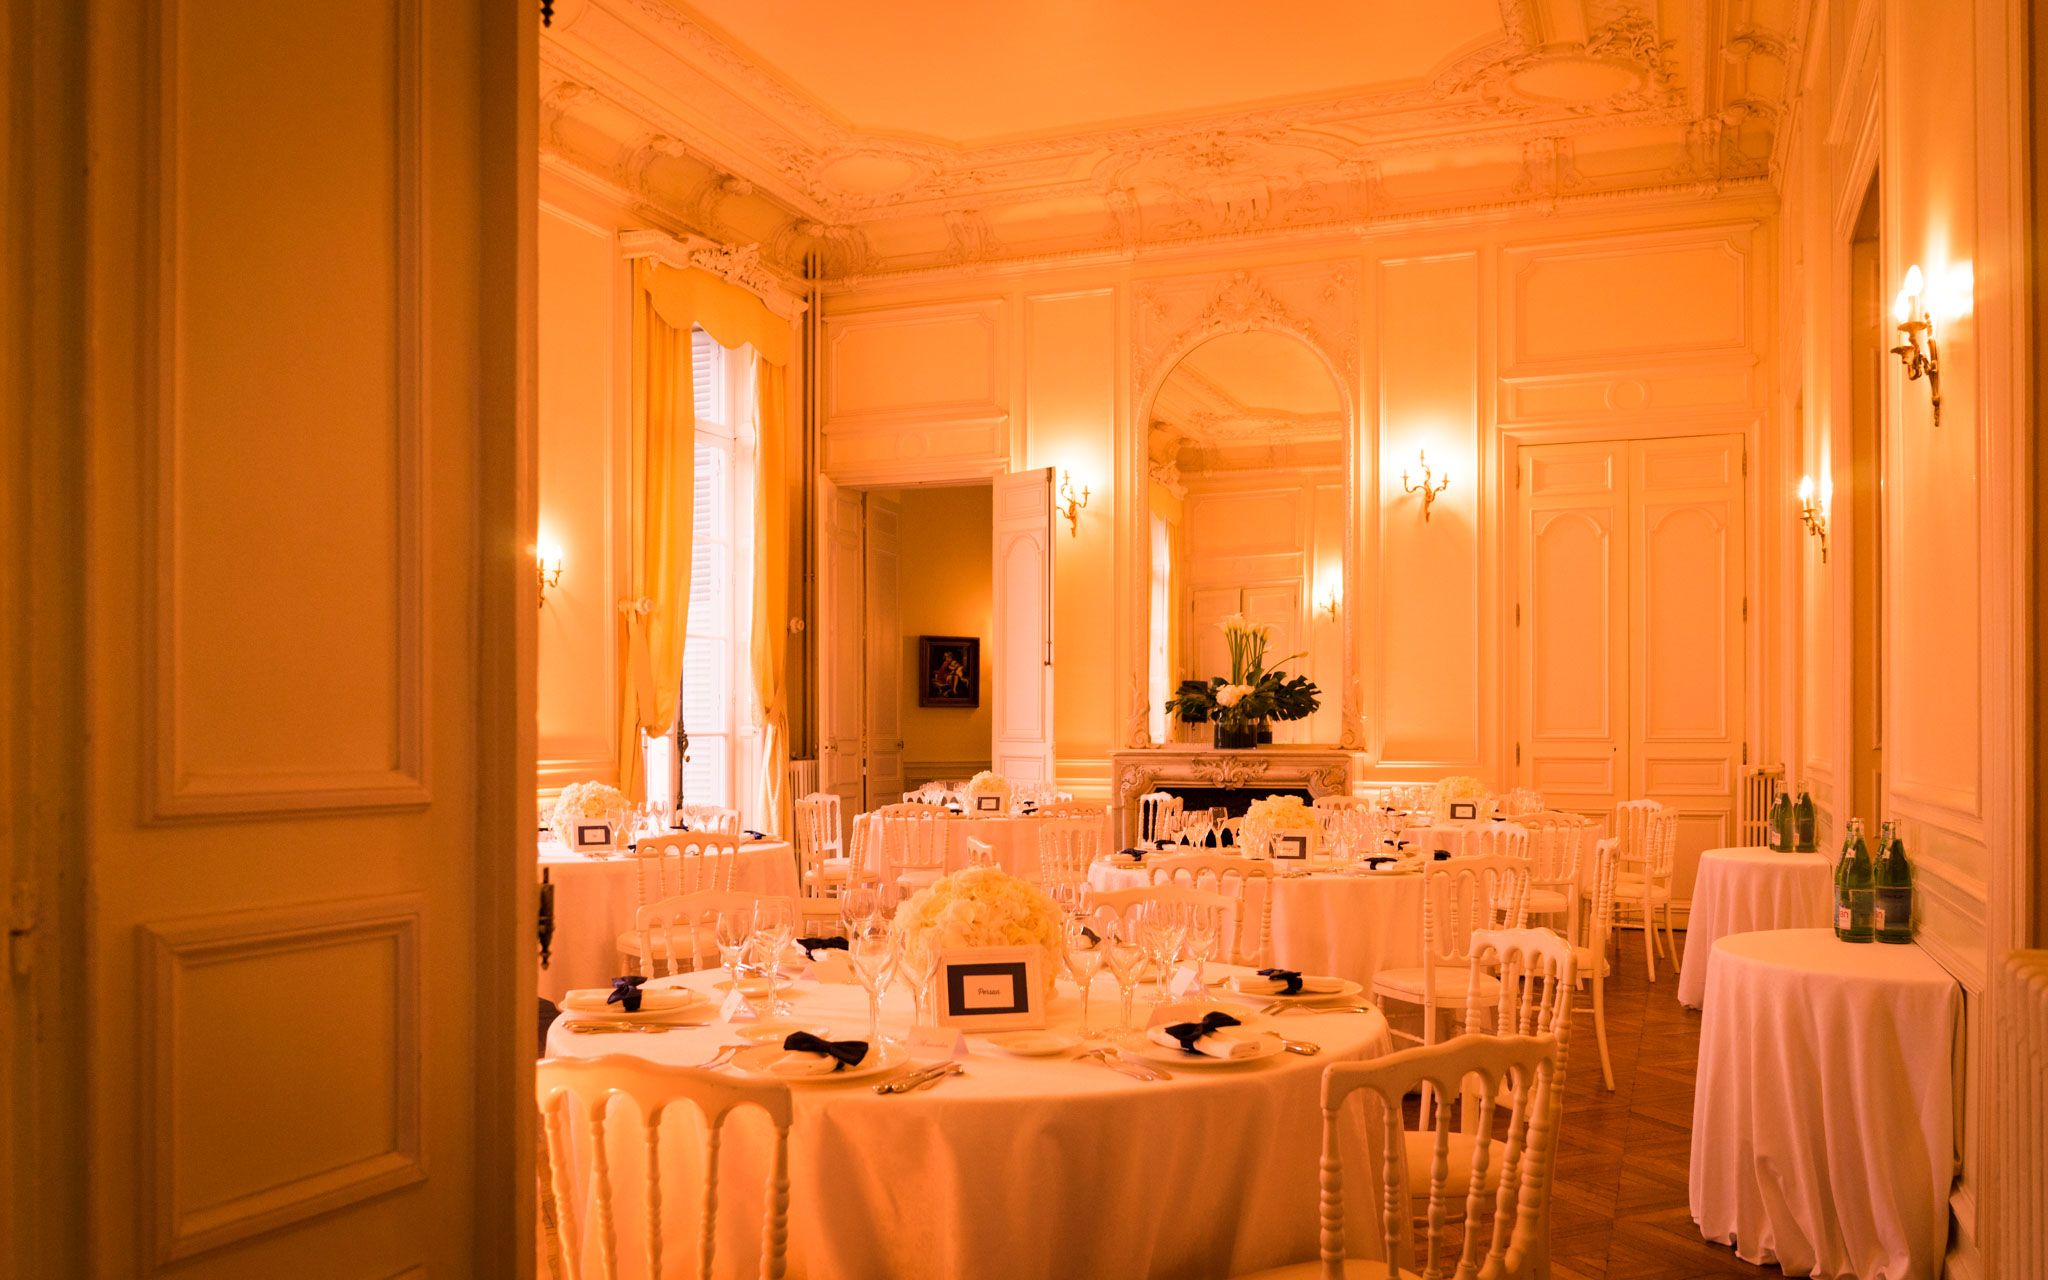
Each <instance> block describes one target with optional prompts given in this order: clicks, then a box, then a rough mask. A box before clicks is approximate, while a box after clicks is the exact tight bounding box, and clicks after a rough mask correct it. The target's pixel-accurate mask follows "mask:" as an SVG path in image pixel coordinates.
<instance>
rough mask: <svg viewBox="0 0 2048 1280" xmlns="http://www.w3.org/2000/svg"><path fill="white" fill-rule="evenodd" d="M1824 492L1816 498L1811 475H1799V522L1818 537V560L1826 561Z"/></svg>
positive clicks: (1826, 527)
mask: <svg viewBox="0 0 2048 1280" xmlns="http://www.w3.org/2000/svg"><path fill="white" fill-rule="evenodd" d="M1826 502H1827V497H1826V495H1825V494H1822V495H1820V496H1819V498H1818V499H1816V497H1815V494H1814V489H1813V477H1812V476H1801V477H1799V522H1800V523H1801V524H1803V525H1805V526H1806V532H1807V533H1809V534H1811V535H1812V536H1814V537H1816V538H1819V539H1820V562H1821V563H1822V564H1826V563H1827V562H1828V513H1827V511H1826V509H1825V507H1826Z"/></svg>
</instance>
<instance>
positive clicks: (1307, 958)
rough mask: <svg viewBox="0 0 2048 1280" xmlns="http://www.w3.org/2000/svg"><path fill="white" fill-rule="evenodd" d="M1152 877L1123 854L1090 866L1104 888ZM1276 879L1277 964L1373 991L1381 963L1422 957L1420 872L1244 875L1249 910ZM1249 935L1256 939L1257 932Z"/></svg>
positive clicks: (1400, 965)
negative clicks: (1269, 877) (1122, 862)
mask: <svg viewBox="0 0 2048 1280" xmlns="http://www.w3.org/2000/svg"><path fill="white" fill-rule="evenodd" d="M1311 865H1313V864H1311ZM1151 882H1152V880H1151V873H1150V872H1149V871H1147V870H1145V869H1144V868H1143V867H1134V866H1130V865H1120V864H1119V862H1118V861H1117V860H1116V859H1110V858H1104V859H1101V860H1099V861H1098V862H1096V864H1095V865H1094V866H1093V867H1091V868H1089V871H1088V883H1089V884H1091V885H1093V886H1094V887H1095V888H1097V889H1132V888H1136V887H1138V886H1139V885H1145V884H1150V883H1151ZM1269 883H1270V884H1271V885H1272V886H1273V963H1274V964H1276V965H1281V966H1283V967H1285V968H1289V969H1299V970H1300V971H1301V972H1303V973H1313V974H1323V975H1329V976H1334V977H1339V978H1349V979H1351V980H1352V981H1353V982H1356V983H1358V985H1359V986H1361V987H1363V988H1364V989H1365V990H1366V991H1367V992H1370V991H1371V990H1372V980H1373V978H1374V977H1376V976H1378V974H1379V971H1380V970H1382V969H1405V968H1412V967H1414V966H1417V965H1420V964H1421V963H1422V876H1421V874H1420V873H1414V872H1410V873H1402V874H1393V873H1379V872H1374V873H1365V872H1348V871H1311V872H1309V873H1308V874H1302V873H1300V872H1282V873H1281V874H1280V875H1279V877H1278V878H1276V879H1273V880H1271V881H1267V880H1247V881H1245V904H1246V909H1247V910H1248V911H1251V912H1253V913H1256V912H1258V911H1259V910H1260V909H1261V906H1262V904H1263V902H1264V898H1265V893H1266V886H1267V884H1269ZM1236 927H1237V923H1236V921H1235V920H1234V919H1231V920H1226V921H1225V923H1224V928H1225V930H1235V929H1236ZM1251 928H1253V929H1254V930H1255V929H1256V925H1254V926H1251ZM1229 936H1235V935H1234V933H1233V934H1231V935H1229ZM1247 941H1248V942H1256V935H1255V934H1254V935H1253V936H1251V937H1249V938H1247Z"/></svg>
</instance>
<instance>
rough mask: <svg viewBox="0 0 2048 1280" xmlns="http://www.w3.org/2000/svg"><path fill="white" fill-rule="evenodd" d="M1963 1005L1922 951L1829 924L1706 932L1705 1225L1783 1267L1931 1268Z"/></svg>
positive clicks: (1700, 1167)
mask: <svg viewBox="0 0 2048 1280" xmlns="http://www.w3.org/2000/svg"><path fill="white" fill-rule="evenodd" d="M1962 1016H1963V999H1962V992H1961V990H1960V989H1959V988H1958V987H1957V985H1956V982H1955V979H1953V978H1951V977H1950V976H1949V975H1948V973H1947V972H1946V971H1944V970H1943V969H1942V967H1941V966H1940V965H1939V964H1937V963H1935V961H1934V959H1933V958H1932V957H1931V956H1929V955H1928V954H1927V953H1926V952H1925V951H1922V950H1921V949H1920V948H1919V947H1918V946H1885V945H1883V944H1879V943H1862V944H1858V943H1848V942H1841V941H1838V940H1837V939H1836V938H1835V936H1834V932H1833V930H1831V929H1778V930H1772V931H1769V932H1764V933H1741V934H1734V935H1731V936H1728V937H1724V938H1722V939H1721V940H1720V941H1719V942H1716V943H1715V944H1714V948H1713V951H1712V953H1711V958H1710V959H1709V960H1708V963H1707V1003H1706V1012H1705V1015H1704V1017H1703V1018H1702V1020H1701V1026H1700V1055H1699V1073H1698V1076H1697V1078H1696V1080H1695V1083H1694V1089H1693V1130H1692V1176H1691V1182H1690V1191H1691V1205H1692V1216H1693V1220H1694V1221H1695V1222H1697V1223H1698V1224H1699V1228H1700V1234H1702V1235H1703V1236H1705V1237H1706V1238H1707V1239H1708V1240H1711V1241H1715V1242H1717V1243H1721V1244H1732V1245H1734V1246H1735V1252H1736V1253H1737V1255H1738V1256H1740V1257H1741V1258H1742V1259H1743V1260H1744V1261H1747V1262H1751V1263H1755V1264H1758V1265H1768V1264H1770V1263H1773V1262H1775V1263H1776V1264H1777V1265H1778V1266H1780V1267H1781V1268H1783V1269H1784V1271H1785V1274H1787V1275H1795V1276H1803V1275H1824V1276H1863V1277H1879V1276H1881V1277H1885V1278H1886V1280H1911V1278H1913V1277H1933V1276H1935V1275H1938V1274H1939V1273H1940V1271H1941V1266H1942V1255H1943V1253H1944V1251H1945V1250H1946V1248H1947V1243H1948V1226H1949V1212H1948V1197H1949V1187H1950V1184H1951V1183H1952V1182H1953V1181H1954V1178H1955V1173H1956V1142H1957V1138H1958V1135H1959V1134H1960V1132H1961V1129H1960V1126H1959V1124H1958V1122H1957V1116H1956V1106H1957V1100H1958V1098H1959V1096H1960V1094H1959V1091H1958V1089H1957V1087H1956V1081H1957V1075H1958V1062H1957V1055H1958V1052H1959V1047H1960V1044H1961V1031H1962Z"/></svg>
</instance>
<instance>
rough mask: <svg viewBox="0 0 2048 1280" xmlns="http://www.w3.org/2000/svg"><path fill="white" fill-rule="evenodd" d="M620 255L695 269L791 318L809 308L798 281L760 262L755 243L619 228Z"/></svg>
mask: <svg viewBox="0 0 2048 1280" xmlns="http://www.w3.org/2000/svg"><path fill="white" fill-rule="evenodd" d="M619 252H620V254H621V256H623V257H625V258H627V259H628V260H631V259H633V258H652V259H654V260H655V261H656V262H659V263H661V264H662V265H664V266H670V267H675V268H677V269H678V270H687V269H690V268H695V269H696V270H698V271H706V272H709V273H710V274H712V275H714V276H717V277H718V278H719V279H721V280H725V281H728V282H730V283H732V284H736V285H738V286H739V287H740V288H742V289H745V290H746V291H747V292H748V293H751V294H753V295H754V296H755V297H757V298H759V299H760V300H761V301H762V302H763V303H765V304H767V307H768V309H769V310H770V311H773V312H774V313H775V314H776V315H778V316H781V317H782V318H783V319H785V320H793V319H795V318H796V317H797V316H800V315H802V314H803V313H804V312H805V311H807V310H809V309H810V304H809V303H807V302H805V301H804V299H803V296H802V293H801V290H802V287H803V286H802V284H801V282H798V281H791V280H788V279H786V278H785V277H784V276H782V275H781V273H779V272H777V271H774V270H772V269H771V268H769V267H768V266H767V264H765V263H763V262H762V261H761V246H760V245H758V244H749V245H740V246H737V247H735V246H733V245H727V244H719V243H718V242H716V241H713V240H707V239H705V238H704V237H702V236H680V237H678V236H673V235H670V234H669V233H668V232H666V231H622V232H620V233H619Z"/></svg>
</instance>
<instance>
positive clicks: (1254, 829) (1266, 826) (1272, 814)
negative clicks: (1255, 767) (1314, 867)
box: [1244, 796, 1322, 858]
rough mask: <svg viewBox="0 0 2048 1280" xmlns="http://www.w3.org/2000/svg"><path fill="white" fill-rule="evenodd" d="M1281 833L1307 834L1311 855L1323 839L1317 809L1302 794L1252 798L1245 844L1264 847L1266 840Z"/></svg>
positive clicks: (1246, 818) (1309, 854)
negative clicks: (1304, 801)
mask: <svg viewBox="0 0 2048 1280" xmlns="http://www.w3.org/2000/svg"><path fill="white" fill-rule="evenodd" d="M1282 833H1285V834H1287V835H1305V836H1307V837H1308V856H1309V857H1311V858H1313V857H1315V856H1316V853H1317V849H1318V846H1320V845H1321V843H1322V826H1321V824H1319V823H1318V822H1317V821H1316V815H1315V810H1313V809H1311V808H1309V807H1308V806H1307V805H1305V804H1303V803H1302V802H1301V797H1300V796H1267V797H1266V798H1265V799H1264V800H1254V801H1252V802H1251V805H1250V806H1249V807H1248V808H1246V809H1245V811H1244V845H1245V848H1247V849H1256V850H1264V849H1265V848H1266V843H1267V841H1269V840H1271V839H1272V838H1273V837H1274V836H1276V835H1280V834H1282Z"/></svg>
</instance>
